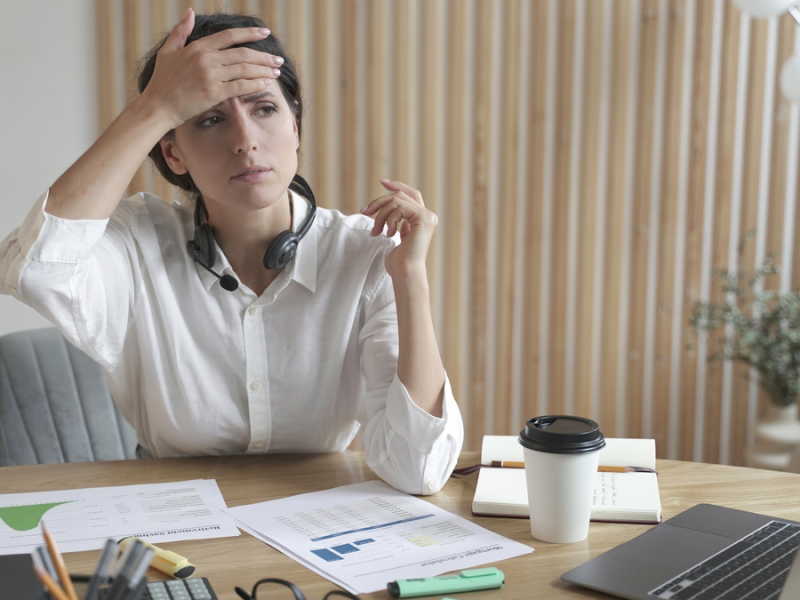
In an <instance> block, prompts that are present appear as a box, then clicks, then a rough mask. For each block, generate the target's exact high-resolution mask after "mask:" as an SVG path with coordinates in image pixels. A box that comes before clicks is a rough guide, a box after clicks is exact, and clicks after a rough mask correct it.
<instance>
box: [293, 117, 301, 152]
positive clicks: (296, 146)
mask: <svg viewBox="0 0 800 600" xmlns="http://www.w3.org/2000/svg"><path fill="white" fill-rule="evenodd" d="M293 127H294V149H295V150H299V149H300V132H299V131H298V130H297V119H293Z"/></svg>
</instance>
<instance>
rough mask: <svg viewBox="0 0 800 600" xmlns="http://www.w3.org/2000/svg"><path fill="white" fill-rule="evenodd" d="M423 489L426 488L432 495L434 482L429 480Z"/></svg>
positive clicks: (434, 488)
mask: <svg viewBox="0 0 800 600" xmlns="http://www.w3.org/2000/svg"><path fill="white" fill-rule="evenodd" d="M425 487H426V488H428V491H429V492H431V493H433V492H435V491H436V482H435V481H433V480H432V479H431V480H429V481H428V482H427V483H426V484H425Z"/></svg>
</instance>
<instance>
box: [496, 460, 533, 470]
mask: <svg viewBox="0 0 800 600" xmlns="http://www.w3.org/2000/svg"><path fill="white" fill-rule="evenodd" d="M492 466H493V467H505V468H506V469H507V468H509V467H510V468H512V469H524V468H525V463H524V462H516V461H513V460H493V461H492Z"/></svg>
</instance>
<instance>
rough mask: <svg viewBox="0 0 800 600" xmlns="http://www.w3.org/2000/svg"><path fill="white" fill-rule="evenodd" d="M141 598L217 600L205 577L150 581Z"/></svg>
mask: <svg viewBox="0 0 800 600" xmlns="http://www.w3.org/2000/svg"><path fill="white" fill-rule="evenodd" d="M142 600H218V598H217V595H216V594H215V593H214V590H213V589H211V584H210V583H208V579H206V578H205V577H188V578H186V579H170V580H169V581H150V582H148V583H147V591H146V592H145V593H144V595H143V596H142Z"/></svg>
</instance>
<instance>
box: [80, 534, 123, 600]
mask: <svg viewBox="0 0 800 600" xmlns="http://www.w3.org/2000/svg"><path fill="white" fill-rule="evenodd" d="M116 550H117V544H116V543H115V542H114V540H106V545H105V547H104V548H103V553H102V554H101V555H100V560H98V561H97V568H96V569H95V571H94V575H92V578H91V579H90V580H89V586H88V588H87V589H86V597H85V599H84V600H94V599H95V598H96V597H97V592H98V591H99V590H100V586H101V585H103V584H104V583H105V582H106V581H107V580H108V573H109V570H110V569H109V567H110V566H111V559H112V558H114V553H115V552H116Z"/></svg>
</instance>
